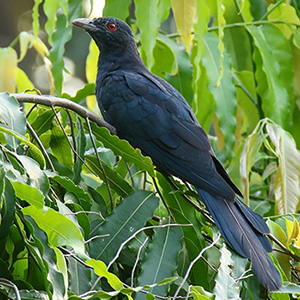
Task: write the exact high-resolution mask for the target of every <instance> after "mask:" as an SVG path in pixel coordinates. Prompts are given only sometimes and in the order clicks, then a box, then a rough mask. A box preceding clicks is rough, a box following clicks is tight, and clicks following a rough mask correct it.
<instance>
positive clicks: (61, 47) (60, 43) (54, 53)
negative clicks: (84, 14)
mask: <svg viewBox="0 0 300 300" xmlns="http://www.w3.org/2000/svg"><path fill="white" fill-rule="evenodd" d="M61 3H62V1H61V2H60V4H61ZM66 3H67V2H66ZM68 5H69V10H68V15H67V16H66V15H65V14H63V13H62V14H60V15H58V17H57V22H56V31H54V33H53V35H52V41H53V43H52V45H53V47H52V49H51V51H50V60H51V62H52V69H51V70H52V74H53V77H54V85H55V88H56V92H57V94H58V95H61V93H62V83H63V69H64V61H63V55H64V52H65V44H66V43H67V42H68V41H69V40H70V39H71V37H72V27H71V26H70V23H71V21H72V20H74V19H76V18H78V17H79V16H80V13H81V0H70V1H69V2H68ZM64 13H66V12H65V11H64Z"/></svg>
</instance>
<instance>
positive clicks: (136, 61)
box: [98, 47, 144, 75]
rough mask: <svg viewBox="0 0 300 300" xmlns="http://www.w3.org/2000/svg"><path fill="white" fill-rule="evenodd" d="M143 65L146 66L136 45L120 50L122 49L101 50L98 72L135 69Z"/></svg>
mask: <svg viewBox="0 0 300 300" xmlns="http://www.w3.org/2000/svg"><path fill="white" fill-rule="evenodd" d="M141 67H144V63H143V61H142V59H141V57H140V55H139V53H138V50H137V48H136V47H132V49H125V50H124V51H120V49H116V50H113V49H110V50H109V51H107V50H102V51H100V54H99V60H98V72H100V73H102V74H103V75H104V74H106V73H108V72H111V71H114V70H118V69H122V70H126V69H129V70H133V69H135V68H141Z"/></svg>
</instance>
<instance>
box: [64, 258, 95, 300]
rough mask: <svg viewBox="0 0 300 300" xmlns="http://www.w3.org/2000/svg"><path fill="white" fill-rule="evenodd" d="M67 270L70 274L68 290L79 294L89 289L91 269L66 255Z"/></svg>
mask: <svg viewBox="0 0 300 300" xmlns="http://www.w3.org/2000/svg"><path fill="white" fill-rule="evenodd" d="M68 270H69V274H70V280H69V282H70V283H69V290H70V291H71V292H73V293H74V294H76V295H81V294H83V293H85V292H86V291H88V290H90V288H91V285H92V272H93V271H92V270H91V269H89V268H87V267H86V266H84V265H82V264H81V263H79V262H78V261H77V260H76V259H74V258H73V257H71V256H70V257H68Z"/></svg>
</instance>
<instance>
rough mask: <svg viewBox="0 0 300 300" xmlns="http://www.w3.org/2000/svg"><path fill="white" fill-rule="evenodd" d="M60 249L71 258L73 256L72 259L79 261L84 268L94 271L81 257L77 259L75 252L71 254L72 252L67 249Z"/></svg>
mask: <svg viewBox="0 0 300 300" xmlns="http://www.w3.org/2000/svg"><path fill="white" fill-rule="evenodd" d="M58 248H59V249H61V250H62V251H63V252H66V253H67V254H68V255H69V256H71V257H72V258H74V259H75V260H77V261H78V262H79V263H80V264H82V265H83V266H85V267H86V268H89V269H92V270H93V269H94V268H93V267H92V266H89V265H88V264H86V263H85V262H84V261H83V260H82V259H80V258H79V257H77V256H76V255H75V254H74V253H73V252H71V251H70V250H68V249H67V248H65V247H62V246H60V247H58Z"/></svg>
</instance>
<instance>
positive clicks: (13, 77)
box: [0, 47, 18, 93]
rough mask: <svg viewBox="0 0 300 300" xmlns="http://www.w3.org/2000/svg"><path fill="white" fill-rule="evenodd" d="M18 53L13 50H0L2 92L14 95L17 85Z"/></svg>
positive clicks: (0, 86)
mask: <svg viewBox="0 0 300 300" xmlns="http://www.w3.org/2000/svg"><path fill="white" fill-rule="evenodd" d="M17 62H18V56H17V52H16V50H15V49H13V48H10V47H9V48H0V91H2V92H5V91H6V92H10V93H14V92H15V91H16V83H17V70H18V69H17Z"/></svg>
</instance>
